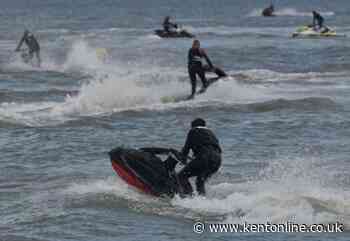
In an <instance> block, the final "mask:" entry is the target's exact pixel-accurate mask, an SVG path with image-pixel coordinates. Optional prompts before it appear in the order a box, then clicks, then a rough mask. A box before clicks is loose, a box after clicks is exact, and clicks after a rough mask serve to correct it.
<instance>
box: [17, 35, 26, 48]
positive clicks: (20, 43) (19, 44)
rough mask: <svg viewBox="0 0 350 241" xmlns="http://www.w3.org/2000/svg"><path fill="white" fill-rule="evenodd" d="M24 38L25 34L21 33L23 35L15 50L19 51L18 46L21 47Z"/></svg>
mask: <svg viewBox="0 0 350 241" xmlns="http://www.w3.org/2000/svg"><path fill="white" fill-rule="evenodd" d="M24 39H25V35H23V37H22V38H21V41H19V43H18V45H17V48H16V50H15V51H19V50H20V48H21V47H22V44H23V42H24Z"/></svg>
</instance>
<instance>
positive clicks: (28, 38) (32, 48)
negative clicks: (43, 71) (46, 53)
mask: <svg viewBox="0 0 350 241" xmlns="http://www.w3.org/2000/svg"><path fill="white" fill-rule="evenodd" d="M23 42H24V43H25V44H26V45H27V47H28V49H29V59H32V58H33V56H34V54H35V57H36V59H37V63H38V66H39V67H40V65H41V58H40V45H39V43H38V41H37V40H36V38H35V37H34V35H33V34H32V33H31V32H29V31H28V30H25V31H24V34H23V37H22V39H21V41H20V42H19V44H18V46H17V48H16V50H15V51H20V49H21V47H22V44H23Z"/></svg>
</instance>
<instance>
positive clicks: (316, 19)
mask: <svg viewBox="0 0 350 241" xmlns="http://www.w3.org/2000/svg"><path fill="white" fill-rule="evenodd" d="M312 15H313V20H312V25H313V27H314V28H315V29H322V27H323V23H324V18H323V17H322V16H321V14H319V13H318V12H316V11H312Z"/></svg>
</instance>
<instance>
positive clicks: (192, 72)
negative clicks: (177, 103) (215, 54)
mask: <svg viewBox="0 0 350 241" xmlns="http://www.w3.org/2000/svg"><path fill="white" fill-rule="evenodd" d="M203 58H204V59H205V60H206V62H207V63H208V65H209V69H214V66H213V64H212V63H211V61H210V59H209V58H208V56H207V54H206V52H205V51H204V49H201V48H200V42H199V40H197V39H196V40H194V41H193V43H192V48H190V50H189V51H188V74H189V76H190V79H191V85H192V93H191V95H190V97H189V98H190V99H191V98H193V97H194V95H195V94H196V85H197V77H196V75H198V76H199V78H201V81H202V84H203V89H206V88H207V86H208V81H207V79H206V78H205V71H206V69H205V68H204V66H203V63H202V60H203Z"/></svg>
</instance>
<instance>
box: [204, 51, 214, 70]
mask: <svg viewBox="0 0 350 241" xmlns="http://www.w3.org/2000/svg"><path fill="white" fill-rule="evenodd" d="M201 51H202V55H203V57H204V58H205V60H206V61H207V63H208V65H209V67H210V68H214V66H213V64H212V63H211V61H210V59H209V57H208V55H207V53H206V52H205V51H204V50H203V49H202V50H201Z"/></svg>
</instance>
